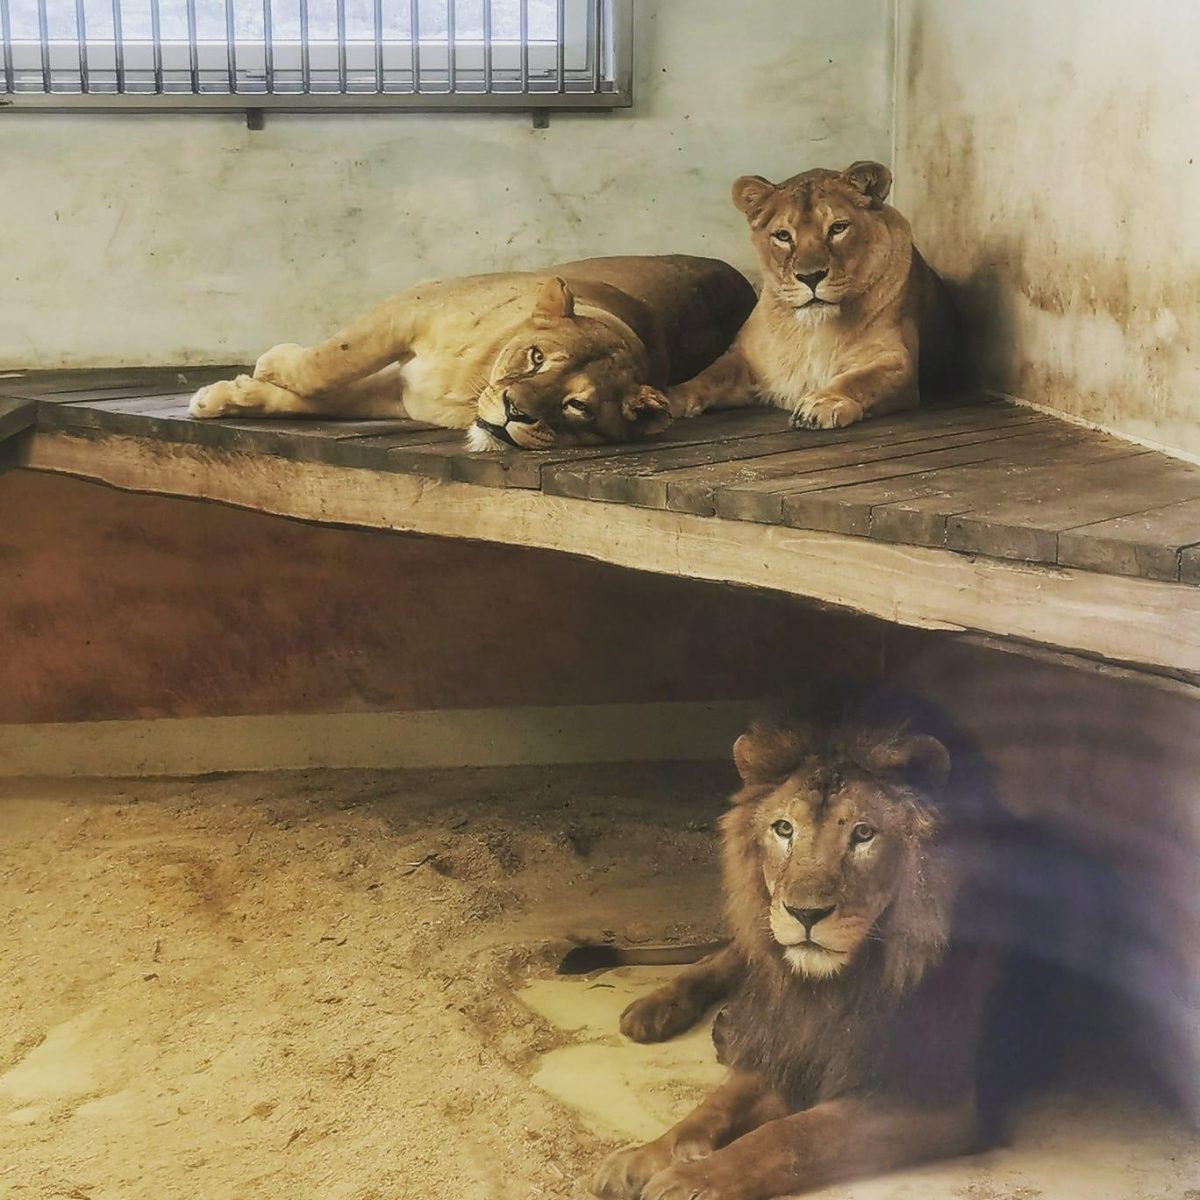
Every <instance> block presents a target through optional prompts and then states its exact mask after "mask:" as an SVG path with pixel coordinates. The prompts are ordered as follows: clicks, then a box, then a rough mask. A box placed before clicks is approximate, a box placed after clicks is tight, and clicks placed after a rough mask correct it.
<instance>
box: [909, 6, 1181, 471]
mask: <svg viewBox="0 0 1200 1200" xmlns="http://www.w3.org/2000/svg"><path fill="white" fill-rule="evenodd" d="M899 11H900V21H899V42H900V46H899V55H898V61H899V64H900V66H899V72H898V74H899V80H898V88H897V98H898V110H897V117H896V125H897V149H896V167H897V204H898V205H899V206H900V207H901V208H902V210H903V211H905V212H906V213H907V215H908V216H909V217H910V219H911V220H912V222H913V227H914V230H915V231H916V235H917V243H918V245H919V246H920V247H921V248H922V250H923V251H924V252H925V254H926V256H927V257H928V258H929V260H930V261H931V263H932V264H933V265H934V266H935V267H937V268H938V269H939V270H941V271H942V272H943V274H945V275H947V276H949V277H950V278H951V279H952V280H954V281H956V282H957V283H959V284H960V285H961V291H962V294H963V296H964V298H965V300H966V303H967V307H968V309H969V315H970V319H971V325H972V328H973V332H974V335H975V341H976V344H977V347H978V349H979V352H980V359H981V364H982V368H983V378H984V381H985V382H986V383H987V384H989V385H990V386H992V387H995V388H997V389H999V390H1002V391H1005V392H1008V393H1010V394H1012V395H1016V396H1019V397H1021V398H1023V399H1026V400H1029V401H1033V402H1035V403H1041V404H1047V405H1051V406H1053V407H1055V408H1058V409H1060V410H1062V411H1063V412H1067V413H1071V414H1073V415H1075V416H1078V417H1082V418H1085V419H1087V420H1090V421H1094V422H1096V423H1099V424H1101V425H1104V426H1107V427H1109V428H1112V429H1115V430H1117V431H1120V432H1122V433H1125V434H1127V435H1131V436H1133V437H1137V438H1140V439H1144V440H1146V441H1149V442H1151V443H1154V444H1158V445H1164V446H1167V447H1170V448H1174V449H1176V450H1179V451H1183V452H1185V453H1189V454H1191V455H1197V454H1200V70H1197V63H1198V62H1200V4H1197V3H1196V0H1143V2H1142V3H1131V2H1130V0H1051V2H1050V3H1046V2H1045V0H1004V2H1003V3H995V2H991V0H899Z"/></svg>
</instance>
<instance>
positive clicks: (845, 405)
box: [791, 392, 864, 429]
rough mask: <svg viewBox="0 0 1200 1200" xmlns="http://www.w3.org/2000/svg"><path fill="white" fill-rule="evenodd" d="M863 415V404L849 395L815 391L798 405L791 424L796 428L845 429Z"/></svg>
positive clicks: (859, 419)
mask: <svg viewBox="0 0 1200 1200" xmlns="http://www.w3.org/2000/svg"><path fill="white" fill-rule="evenodd" d="M863 415H864V413H863V406H862V405H861V404H860V403H859V402H858V401H857V400H852V399H851V398H850V397H849V396H839V395H838V394H837V393H836V392H813V393H812V394H811V395H808V396H805V397H804V399H803V400H801V401H800V403H799V404H798V405H796V409H795V411H794V412H793V413H792V419H791V425H792V427H793V428H794V429H844V428H845V427H846V426H847V425H853V424H855V422H857V421H861V420H862V419H863Z"/></svg>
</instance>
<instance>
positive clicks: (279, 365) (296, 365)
mask: <svg viewBox="0 0 1200 1200" xmlns="http://www.w3.org/2000/svg"><path fill="white" fill-rule="evenodd" d="M305 353H306V351H305V349H304V347H303V346H297V345H296V344H295V343H294V342H284V343H283V344H281V345H279V346H272V347H271V348H270V350H268V351H267V352H266V353H265V354H260V355H259V356H258V361H257V362H256V363H255V364H254V378H255V379H261V380H262V382H263V383H273V384H274V385H275V386H276V387H281V388H283V389H285V390H286V391H289V392H295V393H296V394H297V395H298V396H303V395H306V394H307V391H306V389H305V388H304V382H305V381H304V379H303V372H302V371H301V369H300V367H301V363H300V359H301V357H302V356H303V355H304V354H305Z"/></svg>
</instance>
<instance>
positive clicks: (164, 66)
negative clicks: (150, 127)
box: [0, 0, 633, 113]
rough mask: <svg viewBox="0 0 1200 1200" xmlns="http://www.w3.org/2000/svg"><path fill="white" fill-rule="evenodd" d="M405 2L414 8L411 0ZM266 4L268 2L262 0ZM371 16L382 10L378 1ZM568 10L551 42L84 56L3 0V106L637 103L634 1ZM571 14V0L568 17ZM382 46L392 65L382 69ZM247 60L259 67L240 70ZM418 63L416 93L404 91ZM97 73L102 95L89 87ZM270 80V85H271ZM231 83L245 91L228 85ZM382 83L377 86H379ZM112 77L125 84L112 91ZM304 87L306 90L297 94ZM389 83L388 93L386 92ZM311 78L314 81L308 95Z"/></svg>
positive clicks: (321, 42)
mask: <svg viewBox="0 0 1200 1200" xmlns="http://www.w3.org/2000/svg"><path fill="white" fill-rule="evenodd" d="M411 2H412V4H413V7H414V8H415V6H416V0H411ZM263 3H264V7H268V9H269V4H270V0H263ZM81 5H82V0H77V7H79V6H81ZM452 7H453V6H452V4H451V10H452ZM227 11H231V10H230V9H228V8H227ZM375 11H376V13H377V14H378V12H379V5H378V3H377V4H376V9H375ZM571 11H572V10H571V9H570V8H568V0H558V21H557V24H558V36H557V37H556V38H555V39H554V40H548V39H533V38H529V37H527V38H526V39H525V41H524V42H521V41H519V40H517V39H511V38H504V39H500V38H490V37H487V36H485V38H482V39H481V38H477V37H474V38H463V37H458V36H456V35H455V33H454V29H453V22H451V25H450V29H449V31H448V33H447V36H446V37H440V38H424V37H422V38H418V39H417V45H416V46H415V47H414V46H413V42H412V39H411V38H402V39H399V38H394V37H393V38H386V39H382V41H381V39H380V37H379V34H378V32H377V34H376V37H375V38H374V39H370V40H368V39H363V38H346V37H344V36H343V37H342V38H341V39H338V40H335V39H331V38H326V39H317V38H310V39H309V40H308V43H307V53H305V43H304V42H303V41H302V40H301V39H297V38H294V37H288V38H278V37H274V36H271V37H270V39H269V44H270V51H271V52H270V54H267V52H266V42H267V39H266V38H263V37H259V38H257V39H254V38H244V37H238V38H236V39H235V40H234V42H233V47H234V50H233V53H231V52H230V40H229V38H228V37H226V38H225V39H215V38H198V37H194V36H192V37H189V38H188V39H186V40H185V39H183V38H159V39H158V42H157V43H155V42H154V41H153V40H152V39H132V38H131V39H121V42H120V48H121V53H120V54H119V55H118V54H117V52H116V47H115V45H114V43H115V41H116V39H115V38H114V37H111V36H106V37H95V38H93V37H87V38H86V39H85V41H86V50H87V53H81V51H80V42H79V39H78V38H75V39H63V38H58V39H51V38H43V39H39V40H36V41H35V40H33V39H21V40H16V39H14V38H13V37H12V36H11V34H10V32H9V30H10V21H9V4H8V0H0V37H2V39H3V61H2V62H0V113H4V112H12V113H17V112H21V111H36V112H46V111H48V110H50V111H53V110H59V111H71V112H77V113H81V112H89V111H100V112H109V113H111V112H115V111H127V112H180V113H183V112H214V111H216V112H220V111H230V110H232V111H241V110H246V111H250V112H257V111H259V110H262V111H272V112H378V111H385V110H405V109H407V110H409V111H440V110H447V109H458V110H468V111H476V112H479V111H488V110H499V111H512V110H522V111H531V110H532V111H534V112H544V111H548V110H553V109H565V110H588V109H600V110H609V109H616V108H627V107H629V106H630V105H631V104H632V103H633V0H589V2H588V3H587V15H586V18H584V20H583V21H582V22H581V21H580V19H579V17H578V16H575V17H574V18H572V17H571V16H570V13H571ZM579 11H580V10H579V8H578V6H576V7H575V9H574V12H575V13H576V14H578V12H579ZM377 20H378V18H377ZM191 28H192V29H193V30H194V23H193V25H192V27H191ZM229 28H230V30H232V25H231V24H230V26H229ZM343 28H344V27H343ZM377 30H378V25H377ZM581 35H582V36H581ZM597 46H599V48H600V53H599V54H597ZM156 47H157V52H156ZM381 47H386V48H387V49H388V51H389V53H390V54H391V56H392V60H393V65H392V66H390V67H387V68H386V69H385V68H384V65H383V64H384V60H383V58H382V54H383V50H382V49H381ZM93 49H95V50H99V51H102V52H104V55H105V61H106V63H108V64H112V65H111V66H107V67H106V68H105V69H104V70H103V71H102V72H101V71H99V70H97V69H96V67H95V66H94V61H95V56H94V55H93V54H92V53H91V52H92V51H93ZM247 55H249V56H250V57H251V58H252V59H253V60H254V62H255V66H256V67H259V66H261V68H262V69H261V70H255V69H254V68H251V69H250V70H247V68H246V67H245V66H244V64H245V62H246V58H247ZM235 62H236V69H235ZM397 63H399V64H400V65H396V64H397ZM31 64H32V65H31ZM405 64H407V66H406V65H405ZM114 68H115V69H114ZM414 69H415V71H416V73H417V79H418V87H417V88H414V87H413V86H412V80H413V76H414ZM135 71H136V72H139V73H141V74H142V75H146V74H149V76H150V78H149V80H146V79H144V78H143V79H140V80H134V81H132V82H136V83H138V84H147V83H148V84H149V85H150V86H148V87H146V86H139V87H137V88H131V87H130V86H129V85H130V82H131V79H130V74H131V73H132V72H135ZM101 75H103V76H104V84H105V86H104V90H94V87H95V84H96V82H97V77H98V76H101ZM268 75H269V76H270V78H271V80H272V84H271V85H270V86H271V88H272V90H267V89H268V86H269V85H268V83H267V78H268ZM21 76H25V77H29V76H40V77H41V79H42V82H43V89H44V84H45V81H46V79H47V78H49V79H50V80H51V81H53V79H54V78H55V76H58V77H59V78H60V79H62V78H66V79H67V80H68V81H73V82H74V84H75V87H76V89H79V88H81V87H82V83H81V81H82V80H85V79H86V80H87V82H88V84H89V85H91V87H90V89H89V90H87V91H83V90H60V91H53V90H50V91H47V90H40V91H33V90H30V91H20V90H8V89H9V88H11V87H13V85H14V84H15V83H16V81H17V79H18V78H20V77H21ZM231 79H232V80H234V81H235V83H237V84H239V85H242V86H238V88H237V90H232V91H231V90H228V86H229V83H230V80H231ZM381 79H382V80H383V82H384V87H385V90H382V91H380V90H378V85H379V82H380V80H381ZM118 80H121V81H122V82H123V83H124V90H117V89H118V87H119V86H120V84H119V83H118ZM204 83H210V84H211V83H216V84H218V85H220V84H221V83H223V84H224V85H225V89H226V90H210V91H203V90H201V91H196V90H193V89H194V88H195V87H196V86H197V84H204ZM246 83H253V84H254V85H255V86H253V87H246V86H244V85H245V84H246ZM306 83H307V86H308V87H309V90H307V91H304V90H300V89H301V88H302V87H303V86H305V84H306ZM281 84H282V85H285V86H283V87H281V86H280V85H281ZM389 84H390V85H391V90H386V89H387V87H388V85H389ZM314 85H319V86H317V87H316V90H313V87H314ZM352 85H358V86H352ZM364 85H369V86H364ZM110 89H111V90H110Z"/></svg>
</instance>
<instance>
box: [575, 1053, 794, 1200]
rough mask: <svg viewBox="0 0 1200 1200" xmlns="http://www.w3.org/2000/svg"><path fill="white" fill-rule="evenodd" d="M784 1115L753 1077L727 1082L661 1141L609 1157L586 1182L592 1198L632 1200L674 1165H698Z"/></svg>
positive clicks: (778, 1102)
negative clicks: (691, 1163) (749, 1130)
mask: <svg viewBox="0 0 1200 1200" xmlns="http://www.w3.org/2000/svg"><path fill="white" fill-rule="evenodd" d="M784 1111H786V1110H785V1109H784V1106H783V1101H782V1099H781V1098H780V1097H778V1096H776V1095H775V1094H774V1093H773V1092H771V1091H770V1090H769V1089H767V1088H765V1087H764V1085H763V1083H762V1080H760V1079H759V1077H758V1076H756V1075H753V1074H750V1073H747V1072H737V1071H735V1072H734V1073H733V1074H731V1075H730V1076H729V1078H728V1079H726V1080H725V1082H724V1083H723V1084H721V1086H720V1087H719V1088H717V1089H716V1091H714V1092H713V1093H712V1094H711V1095H710V1096H709V1097H708V1098H707V1099H706V1100H705V1101H704V1102H703V1103H702V1104H701V1105H700V1106H699V1107H698V1108H696V1109H695V1110H694V1111H692V1112H691V1113H689V1114H688V1115H687V1116H686V1117H684V1119H683V1120H682V1121H680V1122H679V1124H678V1125H675V1126H673V1127H672V1128H671V1129H668V1130H667V1132H666V1133H664V1134H663V1135H662V1137H659V1138H655V1140H654V1141H652V1142H647V1143H646V1144H645V1145H644V1146H630V1147H627V1148H626V1149H624V1150H617V1151H615V1152H614V1153H612V1154H610V1155H609V1156H608V1158H606V1159H605V1160H604V1162H603V1163H601V1165H600V1169H599V1170H598V1171H597V1172H596V1174H595V1176H593V1178H592V1191H594V1192H595V1193H596V1195H597V1196H604V1197H609V1198H619V1200H637V1197H639V1196H641V1195H642V1189H643V1188H644V1187H645V1186H646V1184H647V1183H648V1182H649V1181H650V1180H651V1179H653V1178H655V1177H656V1176H658V1175H661V1174H662V1173H663V1171H665V1170H669V1169H670V1168H671V1167H672V1166H673V1165H675V1164H682V1163H690V1162H695V1161H697V1160H700V1159H703V1158H705V1157H706V1156H708V1155H710V1154H712V1153H713V1151H714V1150H716V1149H717V1148H718V1147H719V1146H723V1145H724V1144H725V1143H726V1142H728V1141H730V1140H731V1139H733V1138H736V1137H737V1136H738V1135H739V1134H740V1133H744V1132H745V1131H746V1130H748V1129H753V1128H754V1127H755V1126H756V1125H760V1124H761V1123H762V1122H763V1121H768V1120H770V1119H771V1118H772V1117H776V1116H779V1115H780V1114H781V1113H782V1112H784Z"/></svg>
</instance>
